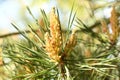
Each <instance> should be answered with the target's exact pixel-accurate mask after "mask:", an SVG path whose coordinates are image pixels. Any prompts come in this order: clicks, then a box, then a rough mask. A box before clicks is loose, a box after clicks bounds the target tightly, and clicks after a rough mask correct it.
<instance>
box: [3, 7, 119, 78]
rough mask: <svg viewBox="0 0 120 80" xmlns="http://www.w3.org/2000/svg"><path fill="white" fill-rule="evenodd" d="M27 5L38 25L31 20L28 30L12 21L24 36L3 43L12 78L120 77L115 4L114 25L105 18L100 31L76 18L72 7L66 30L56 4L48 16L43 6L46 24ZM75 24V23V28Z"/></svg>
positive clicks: (6, 66) (112, 15)
mask: <svg viewBox="0 0 120 80" xmlns="http://www.w3.org/2000/svg"><path fill="white" fill-rule="evenodd" d="M27 9H28V11H29V13H30V15H31V16H32V17H33V19H34V20H35V22H36V25H37V26H39V29H37V30H34V28H33V26H32V25H30V24H28V25H27V27H28V29H29V33H28V32H26V31H22V30H21V29H20V27H19V26H17V24H15V23H12V25H13V27H14V28H15V29H16V30H17V31H18V32H19V33H20V34H21V35H22V36H23V37H24V38H22V39H20V40H19V41H11V40H9V39H5V40H4V43H3V45H2V52H3V58H8V59H10V61H9V63H8V64H6V65H5V68H7V71H10V76H9V77H10V78H12V80H119V79H120V57H119V55H120V50H119V47H120V46H119V45H118V42H119V41H118V37H119V31H120V29H119V27H120V26H119V24H118V22H119V21H118V16H117V12H116V10H115V6H114V7H113V10H112V12H111V18H110V24H111V27H108V24H107V23H106V22H105V20H103V21H101V27H100V29H101V31H100V32H99V33H98V32H95V31H94V30H93V29H92V28H91V27H90V26H88V25H86V24H85V23H84V22H83V21H82V20H81V19H79V18H76V12H75V13H73V7H72V9H71V12H70V16H69V20H68V26H67V30H62V28H61V26H62V25H61V23H60V22H61V21H60V17H59V11H58V10H57V9H56V8H52V9H51V12H50V15H49V19H48V17H47V15H46V13H45V11H44V10H41V14H42V21H43V24H40V22H39V20H37V19H36V18H35V17H34V15H33V14H32V12H31V10H30V9H29V8H28V7H27ZM66 22H67V21H66ZM73 22H76V25H73ZM72 26H75V27H74V28H73V29H72ZM81 26H82V27H81ZM76 27H77V28H76ZM109 28H110V29H111V30H112V33H111V32H110V31H109ZM3 64H5V63H3ZM11 67H12V68H11Z"/></svg>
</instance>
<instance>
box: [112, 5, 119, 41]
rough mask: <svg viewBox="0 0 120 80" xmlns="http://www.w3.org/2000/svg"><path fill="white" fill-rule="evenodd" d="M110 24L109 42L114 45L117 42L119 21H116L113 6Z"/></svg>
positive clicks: (116, 16)
mask: <svg viewBox="0 0 120 80" xmlns="http://www.w3.org/2000/svg"><path fill="white" fill-rule="evenodd" d="M110 23H111V29H112V34H111V35H110V41H111V43H115V41H116V40H117V37H118V36H119V27H118V24H119V21H118V15H117V12H116V10H115V6H113V9H112V12H111V17H110Z"/></svg>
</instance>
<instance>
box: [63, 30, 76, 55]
mask: <svg viewBox="0 0 120 80" xmlns="http://www.w3.org/2000/svg"><path fill="white" fill-rule="evenodd" d="M75 32H76V30H73V31H72V34H71V36H70V38H69V41H68V42H67V43H66V45H65V48H64V54H63V55H64V56H65V57H67V56H68V53H69V52H70V51H71V50H72V49H73V48H74V47H75V45H76V43H77V41H76V35H75Z"/></svg>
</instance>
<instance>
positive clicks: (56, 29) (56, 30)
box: [45, 8, 62, 62]
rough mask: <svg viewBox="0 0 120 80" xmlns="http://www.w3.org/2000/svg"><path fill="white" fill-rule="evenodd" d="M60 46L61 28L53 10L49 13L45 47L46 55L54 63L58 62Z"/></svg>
mask: <svg viewBox="0 0 120 80" xmlns="http://www.w3.org/2000/svg"><path fill="white" fill-rule="evenodd" d="M61 46H62V35H61V26H60V21H59V18H58V16H57V15H56V14H55V8H53V9H52V10H51V12H50V34H49V33H48V32H47V33H46V34H45V47H46V51H47V55H48V56H49V57H50V58H51V59H52V60H54V61H56V62H58V61H59V60H60V56H59V54H60V51H61Z"/></svg>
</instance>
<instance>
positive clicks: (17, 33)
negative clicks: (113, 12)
mask: <svg viewBox="0 0 120 80" xmlns="http://www.w3.org/2000/svg"><path fill="white" fill-rule="evenodd" d="M106 22H107V23H109V19H106ZM98 25H101V22H100V21H96V23H95V24H93V25H92V26H90V27H89V28H90V29H93V28H95V27H96V26H98ZM34 31H35V32H39V30H34ZM83 31H84V29H83ZM24 32H26V33H30V32H31V31H30V30H25V31H21V33H24ZM45 32H46V31H45ZM62 32H63V33H65V32H66V30H62ZM77 32H80V30H78V31H77ZM21 33H19V32H12V33H7V34H3V35H0V38H6V37H9V36H15V35H20V34H21Z"/></svg>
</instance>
